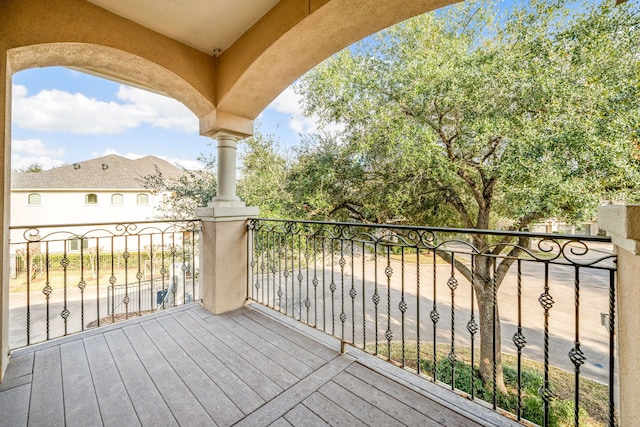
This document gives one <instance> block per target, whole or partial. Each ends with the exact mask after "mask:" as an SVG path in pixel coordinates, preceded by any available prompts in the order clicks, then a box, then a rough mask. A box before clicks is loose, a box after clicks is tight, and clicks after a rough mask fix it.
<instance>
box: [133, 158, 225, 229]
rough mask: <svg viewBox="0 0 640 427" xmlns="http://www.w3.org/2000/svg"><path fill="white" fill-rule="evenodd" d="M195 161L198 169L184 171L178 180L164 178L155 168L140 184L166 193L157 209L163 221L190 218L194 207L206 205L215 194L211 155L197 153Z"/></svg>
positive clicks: (214, 162) (214, 160)
mask: <svg viewBox="0 0 640 427" xmlns="http://www.w3.org/2000/svg"><path fill="white" fill-rule="evenodd" d="M198 160H199V161H200V162H201V163H202V164H203V168H202V169H197V170H187V169H184V173H183V174H182V175H181V176H180V177H179V178H167V177H165V176H164V175H163V174H162V172H161V171H160V170H159V169H158V168H156V171H155V173H154V174H151V175H148V176H145V177H144V178H143V179H142V185H143V186H144V187H145V188H148V189H150V190H153V191H157V192H161V193H163V192H168V193H169V194H170V196H169V198H168V200H167V202H166V203H165V204H163V206H162V207H161V208H162V210H163V212H164V213H165V216H166V217H167V218H175V219H181V218H193V217H194V215H195V209H196V208H197V207H204V206H207V203H208V202H209V201H211V200H212V199H213V197H214V196H215V195H216V176H215V164H216V159H215V157H214V156H213V155H212V154H210V153H209V154H201V155H200V157H198Z"/></svg>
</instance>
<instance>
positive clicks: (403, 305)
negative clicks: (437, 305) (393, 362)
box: [398, 246, 407, 368]
mask: <svg viewBox="0 0 640 427" xmlns="http://www.w3.org/2000/svg"><path fill="white" fill-rule="evenodd" d="M400 282H401V283H400V287H401V289H400V302H399V303H398V309H399V310H400V315H401V335H402V363H401V365H402V367H403V368H404V366H405V351H406V349H405V342H404V338H405V337H404V313H405V312H406V311H407V303H406V301H405V300H404V246H402V247H400Z"/></svg>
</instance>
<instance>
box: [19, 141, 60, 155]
mask: <svg viewBox="0 0 640 427" xmlns="http://www.w3.org/2000/svg"><path fill="white" fill-rule="evenodd" d="M11 150H12V151H13V152H14V153H17V154H21V153H24V154H31V155H50V156H56V157H61V156H63V155H64V150H63V149H61V148H58V149H54V148H48V147H47V146H45V145H44V142H42V141H40V140H39V139H16V140H13V141H11Z"/></svg>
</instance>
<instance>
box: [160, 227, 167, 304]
mask: <svg viewBox="0 0 640 427" xmlns="http://www.w3.org/2000/svg"><path fill="white" fill-rule="evenodd" d="M160 260H161V262H162V267H160V276H162V293H163V295H164V298H162V309H163V310H164V308H165V301H166V300H167V298H166V296H167V295H169V286H168V283H167V265H166V263H165V252H164V232H162V233H160Z"/></svg>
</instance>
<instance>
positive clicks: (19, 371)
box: [2, 353, 34, 383]
mask: <svg viewBox="0 0 640 427" xmlns="http://www.w3.org/2000/svg"><path fill="white" fill-rule="evenodd" d="M33 359H34V353H27V354H23V355H22V356H13V355H12V356H11V358H10V359H9V365H8V366H7V370H6V371H5V373H4V378H2V382H3V383H4V382H5V381H8V380H13V379H16V378H20V377H23V376H25V375H31V373H32V372H33Z"/></svg>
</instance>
